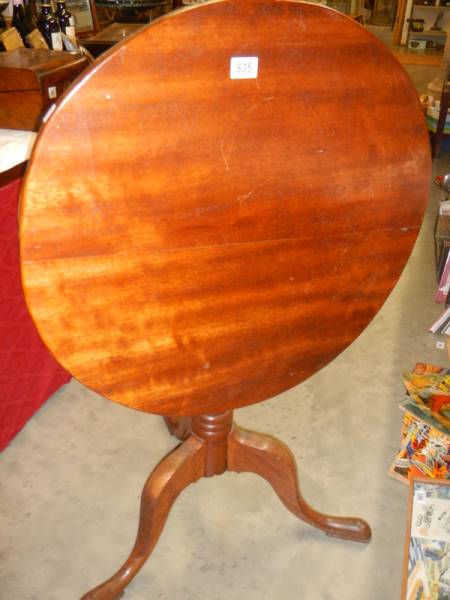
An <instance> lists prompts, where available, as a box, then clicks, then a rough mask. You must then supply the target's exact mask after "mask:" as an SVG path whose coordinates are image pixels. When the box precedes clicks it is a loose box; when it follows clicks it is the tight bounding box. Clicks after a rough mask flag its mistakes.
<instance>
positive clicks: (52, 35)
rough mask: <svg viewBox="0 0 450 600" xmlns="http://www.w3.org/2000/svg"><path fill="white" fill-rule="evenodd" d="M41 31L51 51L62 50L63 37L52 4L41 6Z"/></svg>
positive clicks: (39, 23)
mask: <svg viewBox="0 0 450 600" xmlns="http://www.w3.org/2000/svg"><path fill="white" fill-rule="evenodd" d="M38 25H39V31H40V32H41V33H42V35H43V36H44V38H45V41H46V42H47V45H48V47H49V48H50V49H51V50H62V49H63V43H62V37H61V29H60V28H59V24H58V20H57V19H56V17H55V15H54V14H53V11H52V6H51V4H42V5H41V15H40V17H39V22H38Z"/></svg>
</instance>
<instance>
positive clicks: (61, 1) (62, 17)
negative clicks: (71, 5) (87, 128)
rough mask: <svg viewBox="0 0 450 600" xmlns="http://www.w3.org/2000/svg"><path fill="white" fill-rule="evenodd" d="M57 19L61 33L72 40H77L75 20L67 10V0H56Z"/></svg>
mask: <svg viewBox="0 0 450 600" xmlns="http://www.w3.org/2000/svg"><path fill="white" fill-rule="evenodd" d="M56 6H57V8H56V17H57V18H58V21H59V26H60V27H61V31H62V32H63V33H64V34H65V35H67V36H68V37H70V38H75V19H74V18H73V16H72V14H71V13H70V12H69V11H68V10H67V8H66V2H65V0H56Z"/></svg>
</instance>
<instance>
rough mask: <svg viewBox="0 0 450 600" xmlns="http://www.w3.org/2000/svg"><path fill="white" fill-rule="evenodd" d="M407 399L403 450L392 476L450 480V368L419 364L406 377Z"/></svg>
mask: <svg viewBox="0 0 450 600" xmlns="http://www.w3.org/2000/svg"><path fill="white" fill-rule="evenodd" d="M402 378H403V383H404V384H405V387H406V391H407V394H408V395H407V396H406V398H405V399H404V400H403V401H402V402H400V409H401V410H402V411H403V412H404V417H403V426H402V435H401V441H400V450H399V452H398V454H397V456H396V457H395V460H394V462H393V464H392V466H391V469H390V471H389V474H390V475H392V476H393V477H395V478H396V479H399V480H400V481H403V482H405V483H408V480H409V477H410V476H412V475H415V476H422V477H423V476H427V477H432V478H435V479H450V369H442V368H441V367H435V366H433V365H428V364H423V363H418V364H417V365H416V366H415V368H414V370H413V371H412V372H411V373H404V374H403V375H402Z"/></svg>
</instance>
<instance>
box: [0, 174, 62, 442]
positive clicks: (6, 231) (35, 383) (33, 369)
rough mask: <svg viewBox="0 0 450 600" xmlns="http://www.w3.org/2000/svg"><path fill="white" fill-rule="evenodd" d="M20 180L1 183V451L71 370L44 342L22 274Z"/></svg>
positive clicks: (59, 385)
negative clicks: (31, 312) (25, 293)
mask: <svg viewBox="0 0 450 600" xmlns="http://www.w3.org/2000/svg"><path fill="white" fill-rule="evenodd" d="M19 188H20V180H18V181H13V182H12V183H9V184H7V185H5V186H4V187H2V188H0V451H1V450H3V449H4V448H5V446H7V445H8V443H9V442H10V441H11V439H12V438H13V437H14V436H15V435H16V434H17V433H18V432H19V431H20V430H21V429H22V427H23V426H24V425H25V423H26V422H27V421H28V419H29V418H30V417H31V416H32V415H33V414H34V413H35V412H36V411H37V409H38V408H39V407H40V406H41V405H42V404H43V403H44V402H45V400H47V398H48V397H49V396H51V395H52V394H53V392H55V391H56V390H57V389H58V388H59V387H61V385H63V384H64V383H67V382H68V381H69V379H70V375H69V374H68V373H67V372H66V371H64V370H63V368H62V367H61V366H60V365H58V363H57V362H56V361H55V360H54V358H53V357H52V356H51V354H50V353H49V352H48V350H47V349H46V348H45V346H44V345H43V343H42V342H41V340H40V338H39V335H38V333H37V331H36V328H35V326H34V324H33V321H32V320H31V317H30V315H29V313H28V310H27V308H26V305H25V300H24V297H23V291H22V284H21V280H20V263H19V242H18V222H17V203H18V198H19Z"/></svg>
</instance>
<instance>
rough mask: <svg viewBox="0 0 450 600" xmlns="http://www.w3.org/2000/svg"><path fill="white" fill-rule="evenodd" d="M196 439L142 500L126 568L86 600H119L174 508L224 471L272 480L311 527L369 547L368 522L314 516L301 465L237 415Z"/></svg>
mask: <svg viewBox="0 0 450 600" xmlns="http://www.w3.org/2000/svg"><path fill="white" fill-rule="evenodd" d="M192 429H193V433H192V435H191V436H190V437H189V438H188V439H187V440H186V441H184V442H183V443H182V444H180V445H179V446H178V447H177V448H176V449H175V450H173V451H172V452H171V453H170V454H169V455H168V456H167V457H166V458H164V459H163V460H162V461H161V462H160V464H159V465H158V466H157V467H156V469H155V470H154V471H153V473H152V474H151V475H150V477H149V478H148V480H147V483H146V484H145V486H144V489H143V492H142V498H141V514H140V521H139V528H138V534H137V538H136V542H135V545H134V547H133V550H132V551H131V553H130V556H129V557H128V559H127V560H126V562H125V563H124V564H123V566H122V567H121V568H120V569H119V570H118V571H117V572H116V573H115V574H114V575H113V576H112V577H111V578H110V579H108V580H107V581H105V582H104V583H102V584H101V585H99V586H98V587H96V588H95V589H93V590H91V591H90V592H88V593H87V594H85V595H84V596H83V598H82V600H116V599H117V598H119V597H120V596H121V593H122V591H123V589H124V588H125V587H126V586H127V585H128V583H130V581H131V580H132V579H133V578H134V577H135V575H136V574H137V573H138V572H139V570H140V569H141V568H142V566H143V564H144V563H145V561H146V560H147V558H148V557H149V555H150V553H151V552H152V550H153V548H154V547H155V544H156V542H157V541H158V538H159V536H160V534H161V531H162V529H163V527H164V524H165V522H166V519H167V517H168V514H169V511H170V508H171V507H172V504H173V502H174V501H175V499H176V498H177V496H178V495H179V494H180V492H181V491H182V490H183V489H184V488H186V487H187V486H188V485H189V484H190V483H193V482H195V481H197V480H198V479H200V478H201V477H211V476H212V475H220V474H221V473H223V472H224V471H226V470H228V471H235V472H238V473H241V472H251V473H256V474H257V475H260V476H261V477H263V478H264V479H266V480H267V481H268V482H269V483H270V485H271V486H272V487H273V489H274V490H275V492H276V493H277V494H278V496H279V498H280V499H281V501H282V502H283V504H284V505H285V506H286V507H287V508H288V509H289V510H290V511H291V512H292V513H294V515H296V516H297V517H298V518H299V519H301V520H302V521H305V523H308V524H309V525H312V526H313V527H317V528H318V529H321V530H323V531H324V532H325V533H326V534H327V535H331V536H334V537H339V538H343V539H347V540H352V541H357V542H368V541H369V540H370V536H371V531H370V527H369V526H368V524H367V523H366V522H365V521H363V520H362V519H356V518H350V517H333V516H330V515H325V514H322V513H320V512H318V511H316V510H314V509H313V508H312V507H311V506H309V504H308V503H307V502H306V500H305V499H304V498H303V496H302V494H301V492H300V488H299V485H298V478H297V469H296V466H295V460H294V457H293V455H292V453H291V451H290V450H289V449H288V447H287V446H285V445H284V444H283V443H281V442H280V441H279V440H277V439H275V438H273V437H271V436H268V435H262V434H259V433H255V432H252V431H248V430H246V429H242V428H241V427H239V426H238V425H233V424H232V413H231V411H229V412H226V413H223V414H220V415H208V416H202V417H195V418H194V419H192Z"/></svg>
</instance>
